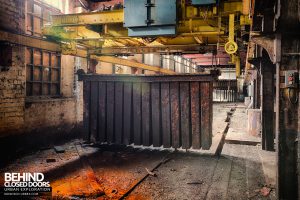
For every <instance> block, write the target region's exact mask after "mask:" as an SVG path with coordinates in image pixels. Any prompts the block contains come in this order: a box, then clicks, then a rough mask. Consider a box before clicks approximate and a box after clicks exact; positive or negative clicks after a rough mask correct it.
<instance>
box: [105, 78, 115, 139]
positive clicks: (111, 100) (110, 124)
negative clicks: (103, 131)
mask: <svg viewBox="0 0 300 200" xmlns="http://www.w3.org/2000/svg"><path fill="white" fill-rule="evenodd" d="M106 86H107V90H106V91H107V115H106V116H107V118H106V127H107V141H108V142H111V143H114V142H115V140H114V139H115V135H114V133H115V131H114V110H115V108H114V107H115V83H114V82H107V85H106Z"/></svg>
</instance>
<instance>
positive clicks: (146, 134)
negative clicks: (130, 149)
mask: <svg viewBox="0 0 300 200" xmlns="http://www.w3.org/2000/svg"><path fill="white" fill-rule="evenodd" d="M150 122H151V121H150V84H149V83H142V135H143V137H142V138H143V145H144V146H149V145H151V139H152V137H151V135H150V124H151V123H150Z"/></svg>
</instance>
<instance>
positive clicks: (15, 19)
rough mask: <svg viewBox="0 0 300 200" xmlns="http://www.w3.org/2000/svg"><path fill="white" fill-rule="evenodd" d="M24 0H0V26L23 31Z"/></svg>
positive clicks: (14, 30)
mask: <svg viewBox="0 0 300 200" xmlns="http://www.w3.org/2000/svg"><path fill="white" fill-rule="evenodd" d="M24 3H25V1H24V0H0V5H1V6H0V28H1V29H5V30H10V31H13V32H19V33H20V32H22V33H23V32H24V20H25V14H24V11H25V9H24V8H25V6H24Z"/></svg>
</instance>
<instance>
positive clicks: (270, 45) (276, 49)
mask: <svg viewBox="0 0 300 200" xmlns="http://www.w3.org/2000/svg"><path fill="white" fill-rule="evenodd" d="M251 41H252V42H254V43H255V44H257V45H259V46H261V47H263V48H264V49H265V50H266V51H267V52H268V55H269V57H270V59H271V61H272V62H273V64H276V63H279V62H280V61H281V37H280V35H279V34H276V35H270V36H253V37H252V38H251Z"/></svg>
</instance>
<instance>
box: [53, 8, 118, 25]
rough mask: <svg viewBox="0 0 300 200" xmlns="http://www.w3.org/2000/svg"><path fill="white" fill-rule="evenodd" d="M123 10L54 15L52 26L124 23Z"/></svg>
mask: <svg viewBox="0 0 300 200" xmlns="http://www.w3.org/2000/svg"><path fill="white" fill-rule="evenodd" d="M123 22H124V13H123V10H112V11H101V12H89V13H77V14H68V15H52V24H51V25H52V26H81V25H97V24H112V23H123Z"/></svg>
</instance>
